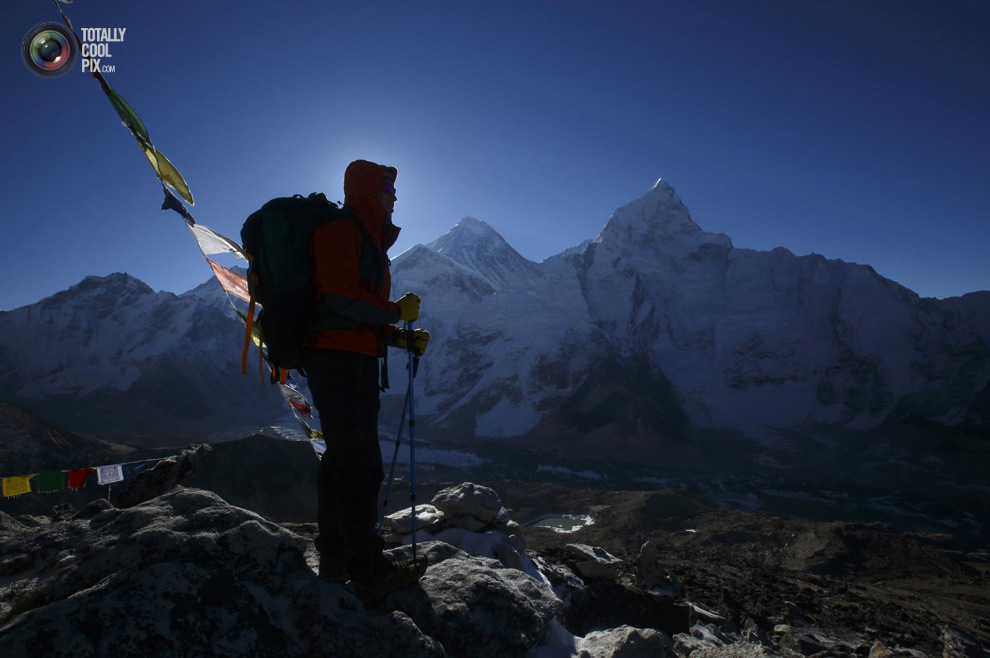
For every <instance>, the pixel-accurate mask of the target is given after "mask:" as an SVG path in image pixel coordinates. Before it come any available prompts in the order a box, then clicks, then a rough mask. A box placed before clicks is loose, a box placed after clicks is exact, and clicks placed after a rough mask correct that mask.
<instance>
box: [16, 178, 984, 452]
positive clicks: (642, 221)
mask: <svg viewBox="0 0 990 658" xmlns="http://www.w3.org/2000/svg"><path fill="white" fill-rule="evenodd" d="M392 273H393V290H394V291H395V292H396V295H398V294H401V293H402V292H404V291H406V290H410V291H414V292H417V293H419V294H420V295H421V296H422V298H423V304H422V317H421V319H420V320H419V322H418V323H417V326H421V327H424V328H427V329H429V330H430V332H431V333H432V334H433V340H432V341H431V344H430V348H429V352H428V354H427V356H426V357H425V358H424V359H423V360H422V363H421V367H420V374H419V377H418V379H417V389H416V412H417V415H418V416H419V417H420V422H419V423H417V425H418V427H420V428H421V429H420V431H419V433H420V435H421V436H424V438H427V439H429V438H431V436H430V435H432V438H435V439H447V440H457V439H462V440H472V439H475V438H482V439H490V440H508V439H512V438H523V439H526V440H532V441H536V442H543V445H545V446H549V447H550V448H551V449H556V448H555V446H559V447H573V446H576V445H580V446H582V447H583V448H584V449H585V450H589V451H592V452H594V451H596V450H597V451H599V452H601V453H602V454H610V455H618V454H621V453H626V454H644V453H648V452H650V451H651V450H654V449H655V447H656V444H657V443H658V442H659V441H663V440H667V439H674V440H677V439H686V438H689V437H690V435H691V432H692V431H694V430H699V429H706V428H712V429H717V430H732V431H738V432H743V433H745V434H748V435H750V436H754V437H757V438H764V437H767V436H769V435H772V434H773V433H774V432H775V431H782V430H784V431H786V430H807V429H813V428H816V427H823V426H830V427H843V428H850V429H867V428H871V427H875V426H877V425H879V424H881V423H883V422H884V421H887V420H890V419H901V418H905V417H913V418H918V419H923V420H925V421H928V422H936V423H942V424H946V425H955V424H968V425H977V424H980V423H984V424H985V423H986V421H987V419H988V417H990V292H981V293H973V294H970V295H966V296H964V297H962V298H955V299H949V300H943V301H938V300H932V299H921V298H919V297H918V296H917V295H916V294H914V293H913V292H911V291H910V290H907V289H905V288H903V287H901V286H899V285H898V284H896V283H894V282H892V281H889V280H887V279H884V278H883V277H881V276H879V275H878V274H877V273H876V272H875V271H874V270H873V269H872V268H870V267H868V266H865V265H856V264H851V263H844V262H842V261H838V260H827V259H825V258H824V257H822V256H818V255H814V254H812V255H809V256H801V257H798V256H795V255H794V254H792V253H791V252H789V251H788V250H786V249H783V248H778V249H775V250H773V251H770V252H758V251H753V250H749V249H737V248H735V247H734V246H733V245H732V241H731V240H730V239H729V238H728V237H727V236H725V235H722V234H713V233H708V232H705V231H704V230H702V229H701V228H700V227H699V226H698V225H697V224H696V223H695V222H694V221H693V220H692V219H691V216H690V213H689V212H688V210H687V208H686V207H685V205H684V204H683V203H682V201H681V200H680V198H679V197H678V196H677V194H676V192H675V191H674V189H673V188H672V187H671V186H670V185H669V184H667V183H666V182H665V181H662V180H661V181H658V182H657V184H656V185H654V186H653V187H652V188H651V189H650V190H649V191H648V192H647V193H646V194H645V195H644V196H643V197H642V198H640V199H637V200H635V201H633V202H631V203H629V204H627V205H625V206H623V207H621V208H619V209H618V210H616V211H615V212H614V213H613V214H612V216H611V217H610V218H609V220H608V222H607V224H606V225H605V227H604V228H603V230H602V231H601V233H600V234H599V235H598V236H597V237H596V238H594V239H593V240H588V241H585V242H584V243H582V244H581V245H579V246H577V247H574V248H572V249H568V250H567V251H565V252H564V253H562V254H559V255H557V256H554V257H552V258H548V259H547V260H545V261H543V262H541V263H534V262H531V261H528V260H526V259H525V258H523V257H522V256H520V255H519V254H518V253H517V252H516V251H515V250H514V249H512V247H510V246H509V245H508V244H507V243H506V242H505V241H504V240H503V239H502V238H501V236H499V235H498V233H496V232H495V231H494V230H493V229H492V228H491V227H490V226H488V225H487V224H485V223H484V222H481V221H479V220H476V219H472V218H465V219H463V220H462V221H461V222H459V223H458V224H457V225H456V226H454V227H453V228H452V229H451V230H450V231H449V232H448V233H446V234H445V235H443V236H441V237H440V238H438V239H437V240H435V241H434V242H431V243H430V244H428V245H418V246H416V247H413V248H412V249H410V250H408V251H407V252H405V253H403V254H401V255H399V256H398V257H396V258H395V260H394V262H393V267H392ZM242 331H243V330H242V328H241V324H240V322H239V321H238V320H237V319H236V318H235V316H234V312H233V310H232V309H231V307H230V305H229V304H228V303H227V301H226V299H225V298H224V297H223V296H222V294H221V293H220V291H219V288H218V287H217V286H216V284H215V282H213V281H211V282H209V283H207V284H204V285H203V286H201V287H200V288H198V289H196V290H194V291H190V292H188V293H185V294H183V295H178V296H176V295H173V294H171V293H155V292H153V291H152V290H151V289H150V288H148V287H147V286H145V285H144V284H142V283H141V282H139V281H137V280H135V279H133V278H131V277H129V276H127V275H120V274H117V275H112V276H110V277H106V278H102V279H101V278H97V277H90V278H87V279H85V280H84V281H82V282H81V283H80V284H78V285H76V286H74V287H72V288H70V289H69V290H67V291H64V292H62V293H59V294H57V295H55V296H53V297H50V298H48V299H45V300H42V301H41V302H39V303H37V304H34V305H31V306H27V307H24V308H20V309H16V310H13V311H8V312H3V313H0V401H11V402H16V403H19V404H23V405H25V406H27V407H29V408H31V409H32V410H33V411H35V413H38V414H39V415H40V416H42V417H44V418H46V419H48V420H51V421H54V422H56V423H60V424H61V425H62V426H64V427H66V428H68V429H75V430H85V429H90V430H92V429H100V430H108V429H115V430H126V431H133V432H138V433H140V432H142V431H145V430H146V429H147V428H148V427H149V426H155V427H158V428H161V427H168V428H169V431H172V432H193V431H207V430H210V431H212V430H213V429H219V428H222V427H223V426H224V425H225V423H226V424H227V426H230V425H234V424H238V425H239V424H250V423H265V422H270V421H271V420H272V419H273V418H275V417H278V416H279V415H281V414H282V413H283V411H284V410H283V408H282V404H283V403H282V400H281V397H280V396H279V395H277V394H276V393H275V392H274V391H273V390H272V389H271V388H270V387H266V388H262V387H261V386H260V385H259V383H258V377H257V375H255V376H253V377H244V376H242V375H241V374H240V373H239V370H240V364H239V360H240V353H241V347H242V345H241V340H242V335H243V334H242ZM402 361H403V359H401V358H399V359H393V360H392V365H391V368H392V369H393V373H392V382H393V387H394V388H393V389H392V390H391V391H389V392H388V393H387V394H386V395H385V397H384V399H383V405H384V406H383V409H384V415H383V422H382V424H383V427H385V426H390V425H394V424H395V423H396V422H397V421H398V417H399V412H400V410H401V404H402V400H403V394H404V392H405V385H404V381H403V374H402V373H400V371H399V369H400V368H401V367H402ZM983 426H984V427H985V425H983ZM558 440H559V441H560V442H559V443H558ZM534 445H535V444H534Z"/></svg>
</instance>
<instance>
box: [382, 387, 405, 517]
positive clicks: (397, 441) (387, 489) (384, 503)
mask: <svg viewBox="0 0 990 658" xmlns="http://www.w3.org/2000/svg"><path fill="white" fill-rule="evenodd" d="M407 411H409V391H408V389H407V390H406V401H405V402H404V403H403V404H402V419H401V420H400V421H399V432H398V434H396V436H395V450H394V451H393V452H392V467H391V468H390V469H389V471H388V484H386V485H385V500H384V501H382V513H381V514H380V515H379V516H378V535H379V536H381V534H382V528H383V527H384V526H385V509H386V508H387V507H388V497H389V495H391V493H392V478H394V477H395V462H396V460H397V459H398V457H399V446H400V445H401V444H402V428H403V427H405V424H406V412H407Z"/></svg>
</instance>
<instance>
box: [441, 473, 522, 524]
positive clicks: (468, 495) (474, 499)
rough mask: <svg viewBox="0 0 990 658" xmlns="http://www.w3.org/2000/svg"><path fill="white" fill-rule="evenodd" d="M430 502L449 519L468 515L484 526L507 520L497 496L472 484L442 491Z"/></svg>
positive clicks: (464, 483) (467, 483) (468, 483)
mask: <svg viewBox="0 0 990 658" xmlns="http://www.w3.org/2000/svg"><path fill="white" fill-rule="evenodd" d="M431 502H432V503H433V505H434V506H436V508H437V509H439V510H441V511H442V512H443V513H444V514H446V515H448V516H451V517H456V516H461V515H468V516H471V517H473V518H475V519H477V520H478V521H481V522H482V523H483V524H486V525H499V524H505V523H506V522H508V520H509V518H508V512H506V510H505V508H504V507H502V499H501V498H499V496H498V494H497V493H495V491H494V490H493V489H489V488H488V487H484V486H481V485H479V484H474V483H472V482H462V483H461V484H459V485H457V486H454V487H448V488H446V489H443V490H441V491H439V492H437V494H436V495H435V496H434V497H433V500H432V501H431Z"/></svg>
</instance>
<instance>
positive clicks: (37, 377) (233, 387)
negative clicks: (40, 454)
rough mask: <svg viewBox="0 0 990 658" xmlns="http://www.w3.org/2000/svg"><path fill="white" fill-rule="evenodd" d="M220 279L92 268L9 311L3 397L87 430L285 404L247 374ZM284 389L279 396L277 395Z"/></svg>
mask: <svg viewBox="0 0 990 658" xmlns="http://www.w3.org/2000/svg"><path fill="white" fill-rule="evenodd" d="M239 325H240V322H239V321H238V320H237V319H236V313H235V311H234V309H233V308H232V307H231V306H230V304H229V303H228V302H227V299H226V297H225V296H224V295H223V294H222V293H221V291H220V289H219V286H217V285H216V282H215V281H212V280H211V281H210V282H209V283H206V284H203V285H202V286H199V287H198V288H196V289H194V290H191V291H189V292H187V293H185V294H183V295H174V294H172V293H168V292H158V293H156V292H154V291H153V290H152V289H151V288H149V287H148V286H147V285H145V284H144V283H142V282H141V281H138V280H137V279H135V278H133V277H131V276H129V275H127V274H112V275H110V276H108V277H95V276H91V277H87V278H86V279H84V280H83V281H81V282H80V283H78V284H77V285H75V286H72V287H71V288H69V289H68V290H65V291H62V292H60V293H57V294H55V295H53V296H51V297H49V298H47V299H43V300H42V301H40V302H38V303H37V304H32V305H30V306H25V307H22V308H18V309H14V310H11V311H5V312H3V313H0V399H2V400H4V401H9V402H14V403H18V404H23V405H24V406H26V407H28V408H30V409H32V411H34V412H35V413H37V414H38V415H39V416H41V417H43V418H45V419H46V420H48V421H51V422H54V423H56V424H58V425H60V426H62V427H65V428H68V429H73V430H77V431H93V432H112V433H135V434H142V435H150V434H157V435H163V434H171V435H183V434H201V433H206V432H213V431H219V430H222V429H225V428H227V427H232V426H238V425H245V424H252V423H256V422H265V421H266V420H270V419H272V418H276V417H278V416H280V415H282V414H283V413H284V410H283V409H282V405H283V404H284V403H283V402H282V400H281V397H280V396H278V395H274V396H273V395H272V391H271V389H270V387H268V388H267V390H266V389H262V387H261V386H260V385H259V377H258V375H257V374H254V376H253V377H245V376H243V375H241V374H240V352H241V348H242V345H243V335H244V334H243V329H242V328H240V329H239V328H238V326H239ZM276 398H277V399H276Z"/></svg>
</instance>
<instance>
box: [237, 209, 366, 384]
mask: <svg viewBox="0 0 990 658" xmlns="http://www.w3.org/2000/svg"><path fill="white" fill-rule="evenodd" d="M338 217H347V218H348V219H350V220H351V221H353V222H354V223H355V224H357V225H358V227H359V228H361V222H359V221H358V220H357V218H355V217H354V216H353V215H351V214H349V213H347V212H345V211H344V210H343V209H342V208H340V207H339V206H337V204H335V203H333V202H331V201H328V200H327V197H326V196H325V195H324V194H322V193H320V194H310V195H309V196H308V197H304V196H302V195H299V194H297V195H295V196H291V197H281V198H278V199H272V200H271V201H269V202H268V203H266V204H265V205H263V206H262V207H261V208H260V209H259V210H257V211H255V212H253V213H251V215H250V216H249V217H248V218H247V220H246V221H245V222H244V226H243V227H241V243H242V245H243V248H244V251H245V253H246V254H247V255H248V262H249V266H248V272H247V280H248V289H249V290H250V293H251V301H250V305H249V307H248V313H247V320H246V322H247V330H246V333H245V337H244V353H243V355H242V359H241V370H242V371H243V372H244V373H247V355H248V348H249V347H250V345H251V339H252V336H253V335H255V329H254V310H255V304H256V303H257V304H261V307H262V310H261V313H260V314H259V315H258V325H259V327H260V329H259V330H258V331H257V334H256V335H257V342H258V349H259V350H260V349H261V348H262V346H264V347H266V348H267V351H268V362H269V364H271V367H272V382H273V383H274V382H275V381H278V380H279V379H281V381H283V382H284V381H285V375H286V371H287V370H290V369H296V370H301V369H302V367H303V341H304V340H305V338H306V335H307V334H308V333H309V332H310V331H311V330H312V327H311V321H312V320H313V316H314V307H315V303H316V300H315V296H316V293H315V290H314V286H313V267H312V262H311V259H310V255H309V243H310V238H311V237H312V235H313V231H314V230H315V229H316V227H318V226H319V225H321V224H323V223H324V222H328V221H330V220H333V219H337V218H338ZM361 234H362V238H363V236H364V230H363V229H361ZM362 241H363V240H362ZM279 371H281V374H280V373H279Z"/></svg>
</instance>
